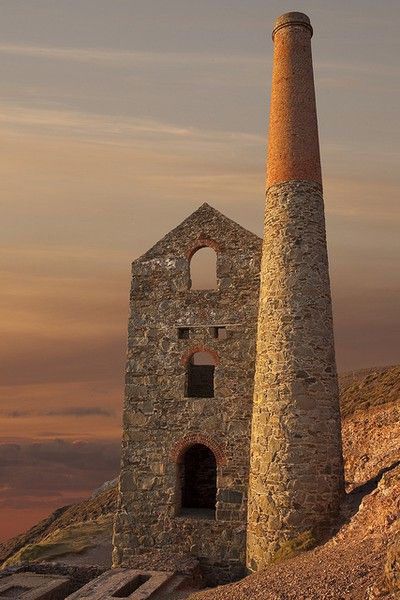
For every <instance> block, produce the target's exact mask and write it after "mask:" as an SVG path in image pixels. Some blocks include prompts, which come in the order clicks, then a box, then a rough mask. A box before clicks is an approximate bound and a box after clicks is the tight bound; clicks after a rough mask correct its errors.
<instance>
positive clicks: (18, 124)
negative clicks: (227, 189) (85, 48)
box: [0, 102, 264, 144]
mask: <svg viewBox="0 0 400 600" xmlns="http://www.w3.org/2000/svg"><path fill="white" fill-rule="evenodd" d="M1 125H2V126H3V127H8V128H13V129H15V130H17V131H23V130H30V131H36V132H40V133H42V134H43V135H44V134H46V135H68V136H74V137H84V138H96V139H97V138H101V140H102V141H104V142H106V141H110V142H112V141H115V140H124V139H125V140H126V139H131V140H132V139H135V140H137V141H139V140H142V141H145V140H149V141H151V142H152V143H154V141H155V140H156V139H160V138H161V139H162V140H170V139H171V138H173V139H175V140H181V141H184V140H198V141H203V142H204V141H206V142H215V143H221V142H223V143H230V144H232V143H233V142H235V141H236V142H237V141H240V142H242V143H246V144H259V143H260V142H261V143H263V141H264V138H263V136H261V135H255V134H251V133H246V132H237V131H221V130H207V129H200V128H196V127H179V126H177V125H174V124H171V123H165V122H161V121H156V120H150V119H142V118H133V117H113V116H110V115H106V114H91V113H84V112H79V111H73V110H55V109H48V108H33V107H29V106H18V105H15V104H11V103H4V102H3V103H0V126H1Z"/></svg>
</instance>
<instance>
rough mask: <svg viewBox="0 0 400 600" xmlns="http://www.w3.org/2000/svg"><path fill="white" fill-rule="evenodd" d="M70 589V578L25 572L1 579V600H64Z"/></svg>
mask: <svg viewBox="0 0 400 600" xmlns="http://www.w3.org/2000/svg"><path fill="white" fill-rule="evenodd" d="M72 589H73V588H72ZM70 591H71V582H70V579H69V578H68V577H61V576H58V575H39V574H37V573H26V572H25V573H13V574H12V575H8V576H7V577H3V578H2V579H0V600H3V599H4V600H6V599H8V600H64V598H65V597H66V596H67V595H68V594H69V593H70Z"/></svg>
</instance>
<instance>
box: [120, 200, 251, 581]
mask: <svg viewBox="0 0 400 600" xmlns="http://www.w3.org/2000/svg"><path fill="white" fill-rule="evenodd" d="M261 243H262V242H261V240H260V239H259V238H258V237H257V236H255V235H253V234H251V233H249V232H248V231H246V230H244V229H243V228H242V227H240V226H239V225H237V224H236V223H233V221H231V220H229V219H227V218H226V217H224V216H223V215H222V214H221V213H219V212H217V211H215V210H214V209H212V208H211V207H210V206H208V205H206V204H205V205H203V206H202V207H200V209H198V210H197V211H196V212H195V213H193V215H191V216H190V217H189V218H188V219H186V221H184V222H183V223H182V224H181V225H180V226H179V227H177V228H176V229H175V230H173V231H172V232H171V233H169V234H168V235H167V236H165V238H163V240H161V241H160V242H159V243H158V244H156V245H155V246H154V247H153V248H152V249H151V250H149V251H148V252H147V253H146V254H144V255H143V256H142V257H141V258H139V259H138V260H136V261H135V262H134V263H133V268H132V276H133V277H132V289H131V316H130V320H129V330H128V356H127V371H126V392H125V405H124V417H123V419H124V433H123V443H122V467H121V477H120V500H119V507H118V512H117V515H116V521H115V529H114V551H113V564H114V566H131V565H132V564H133V562H134V559H135V556H136V555H138V554H141V553H143V552H148V551H151V550H152V549H154V548H158V549H159V548H163V549H165V550H166V551H168V550H170V551H171V552H174V553H190V554H192V555H194V556H196V557H198V558H199V559H200V561H201V563H202V564H203V568H204V569H205V571H206V573H207V574H208V580H209V581H210V582H213V583H215V582H219V581H228V580H231V579H234V578H236V577H239V576H241V575H242V574H243V570H244V565H245V540H246V514H247V487H248V471H249V445H250V423H251V411H252V395H253V381H254V363H255V339H256V328H257V311H258V295H259V270H260V255H261ZM203 246H210V247H212V248H214V249H215V250H216V252H217V278H218V289H217V290H190V289H189V288H190V270H189V264H190V258H191V257H192V255H193V254H194V252H195V251H196V250H197V249H198V248H201V247H203ZM217 326H225V327H226V330H227V336H226V339H216V338H215V337H214V335H213V331H214V330H213V328H214V327H217ZM179 327H188V328H190V329H189V337H188V338H186V339H179V338H178V328H179ZM196 351H210V352H211V353H212V354H213V356H214V357H215V363H216V366H215V379H214V386H215V397H213V398H186V397H185V383H186V369H187V362H188V360H189V359H190V357H191V356H192V354H193V352H196ZM194 443H204V444H205V445H207V446H208V447H209V448H210V449H211V450H212V451H213V452H214V454H215V457H216V461H217V504H216V514H215V518H214V519H209V518H200V517H201V515H200V514H199V515H198V516H197V518H196V516H190V517H189V516H183V515H180V514H179V509H180V489H179V472H180V469H179V463H180V461H181V460H182V458H183V454H184V452H185V450H186V449H187V448H189V447H190V446H191V445H193V444H194Z"/></svg>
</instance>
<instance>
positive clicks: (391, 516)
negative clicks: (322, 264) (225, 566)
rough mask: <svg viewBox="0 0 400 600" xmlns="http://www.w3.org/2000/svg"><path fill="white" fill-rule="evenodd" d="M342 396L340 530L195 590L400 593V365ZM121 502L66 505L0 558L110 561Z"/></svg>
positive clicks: (345, 385) (325, 595)
mask: <svg viewBox="0 0 400 600" xmlns="http://www.w3.org/2000/svg"><path fill="white" fill-rule="evenodd" d="M341 403H342V417H343V419H342V423H343V449H344V455H345V469H346V481H347V486H348V492H349V494H348V496H347V498H346V501H345V502H344V504H343V507H342V514H341V517H340V520H339V522H338V524H337V528H336V532H332V537H331V538H330V539H329V540H328V541H327V542H326V543H325V544H324V545H322V546H320V547H318V548H315V549H314V550H311V551H309V552H306V553H304V554H301V555H299V556H296V557H294V558H291V559H289V560H286V561H283V562H280V563H277V564H275V565H273V566H271V567H270V568H269V569H267V570H266V571H264V572H260V573H257V574H255V575H251V576H249V577H247V578H245V579H243V580H242V581H240V582H238V583H236V584H232V585H229V586H224V587H220V588H216V589H214V590H208V591H205V592H202V593H200V594H197V595H196V596H195V598H196V600H200V599H202V600H213V599H215V600H219V599H221V600H223V599H229V600H239V599H240V600H242V599H248V598H251V599H252V600H253V599H254V600H258V599H259V600H261V599H262V600H269V599H271V600H291V599H296V600H314V599H315V600H319V599H321V600H324V599H332V600H333V599H335V600H340V599H342V598H343V599H345V598H346V599H347V598H354V599H356V600H357V599H367V598H378V597H385V598H399V599H400V591H399V592H396V591H394V588H395V586H396V585H398V586H399V590H400V564H399V563H400V526H399V518H398V517H399V512H400V466H399V465H400V463H399V461H400V450H399V448H400V367H398V366H395V367H387V368H380V369H368V370H363V371H358V372H355V373H350V374H346V375H344V376H342V377H341ZM115 507H116V488H115V486H113V487H111V488H109V489H106V490H105V491H103V492H101V493H99V494H98V495H97V496H95V497H94V498H90V499H88V500H86V501H83V502H81V503H79V504H77V505H73V506H70V507H65V508H62V509H59V510H58V511H56V512H55V513H53V515H51V516H50V517H48V518H47V519H45V520H44V521H42V522H41V523H39V524H38V525H36V526H35V527H33V528H32V529H31V530H29V531H28V532H27V533H25V534H23V535H21V536H18V537H17V538H14V539H12V540H9V541H8V542H6V543H5V544H3V546H0V564H1V563H3V564H4V565H10V564H18V563H19V562H24V561H26V560H53V561H54V560H55V559H59V560H60V562H63V563H67V564H98V565H100V566H105V567H107V566H109V564H110V555H111V529H112V520H113V514H114V511H115ZM390 586H392V588H391V589H390Z"/></svg>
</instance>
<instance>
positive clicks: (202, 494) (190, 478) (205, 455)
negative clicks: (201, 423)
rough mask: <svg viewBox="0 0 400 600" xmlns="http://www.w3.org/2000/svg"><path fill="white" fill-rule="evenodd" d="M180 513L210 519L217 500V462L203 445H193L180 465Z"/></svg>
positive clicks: (210, 451)
mask: <svg viewBox="0 0 400 600" xmlns="http://www.w3.org/2000/svg"><path fill="white" fill-rule="evenodd" d="M180 484H181V511H182V512H183V513H189V514H190V513H201V514H203V515H204V516H209V517H212V516H214V514H215V505H216V499H217V461H216V459H215V456H214V453H213V451H212V450H210V448H208V447H207V446H205V445H204V444H193V445H192V446H189V448H188V449H187V450H186V452H185V453H184V454H183V456H182V458H181V463H180Z"/></svg>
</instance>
